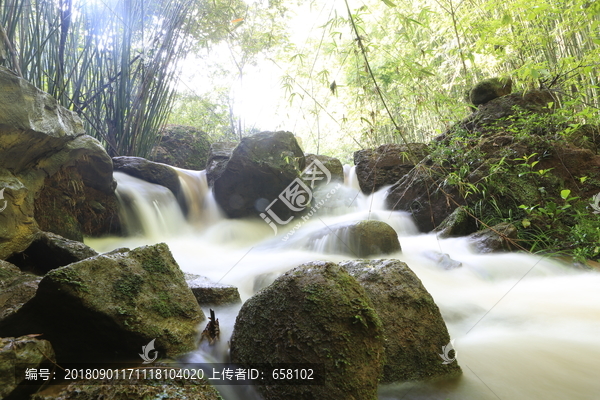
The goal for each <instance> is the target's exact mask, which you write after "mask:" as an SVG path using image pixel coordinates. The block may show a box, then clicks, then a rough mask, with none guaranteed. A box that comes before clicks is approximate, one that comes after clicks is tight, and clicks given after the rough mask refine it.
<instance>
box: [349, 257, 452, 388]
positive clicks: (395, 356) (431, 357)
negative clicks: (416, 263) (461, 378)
mask: <svg viewBox="0 0 600 400" xmlns="http://www.w3.org/2000/svg"><path fill="white" fill-rule="evenodd" d="M340 266H341V267H342V268H345V269H346V270H348V272H349V273H350V275H352V276H353V277H354V278H356V279H357V280H358V282H359V283H360V285H361V286H362V287H363V288H364V290H365V292H366V294H367V296H368V297H369V299H370V300H371V302H372V303H373V307H374V309H375V312H376V313H377V315H378V316H379V318H380V319H381V322H382V324H383V331H384V337H385V359H386V361H385V366H384V367H383V377H382V379H381V382H382V383H391V382H406V381H415V380H425V379H433V378H440V377H452V376H456V375H458V374H460V373H461V369H460V367H459V366H458V363H457V362H452V363H448V364H443V360H442V359H441V358H440V356H439V354H440V353H442V352H443V350H442V347H443V346H445V345H447V344H448V343H449V342H450V335H448V330H447V328H446V324H445V323H444V320H443V318H442V315H441V314H440V310H439V308H438V306H437V305H436V304H435V302H434V301H433V298H432V297H431V295H430V294H429V292H427V290H426V289H425V287H424V286H423V283H421V280H420V279H419V278H418V277H417V276H416V275H415V273H414V272H413V271H412V270H411V269H410V268H409V267H408V265H406V264H405V263H403V262H401V261H398V260H355V261H346V262H343V263H340Z"/></svg>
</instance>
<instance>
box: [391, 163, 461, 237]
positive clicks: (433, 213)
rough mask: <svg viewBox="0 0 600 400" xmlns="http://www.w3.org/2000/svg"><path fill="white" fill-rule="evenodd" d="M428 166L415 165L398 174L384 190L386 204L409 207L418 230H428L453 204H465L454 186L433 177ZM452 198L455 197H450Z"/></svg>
mask: <svg viewBox="0 0 600 400" xmlns="http://www.w3.org/2000/svg"><path fill="white" fill-rule="evenodd" d="M428 169H429V168H428V167H427V166H418V167H417V168H415V169H413V170H412V171H410V173H408V174H407V175H405V176H404V177H403V178H401V179H400V180H399V181H398V182H397V183H396V184H394V185H393V186H392V187H391V188H390V189H389V190H388V192H387V195H386V199H385V202H386V207H387V208H389V209H391V210H402V211H408V212H410V213H411V214H412V217H413V220H414V221H415V225H416V226H417V228H418V229H419V230H420V231H421V232H429V231H431V230H432V229H434V228H435V227H436V226H438V225H439V224H440V223H441V222H442V221H443V220H444V219H446V218H447V217H448V216H449V215H450V214H451V213H452V211H454V209H455V208H456V204H455V203H454V202H455V201H456V202H458V203H459V204H460V205H465V200H464V198H463V197H462V196H460V194H459V192H458V190H457V188H456V187H455V186H451V185H446V184H444V182H443V181H442V180H441V179H437V178H433V177H432V174H431V172H430V171H428ZM452 200H454V201H452Z"/></svg>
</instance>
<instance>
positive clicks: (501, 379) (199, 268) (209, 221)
mask: <svg viewBox="0 0 600 400" xmlns="http://www.w3.org/2000/svg"><path fill="white" fill-rule="evenodd" d="M344 171H345V173H346V178H345V181H346V185H345V186H341V187H339V189H338V190H337V191H336V192H335V195H334V196H332V197H331V198H330V199H328V201H327V203H326V205H328V206H324V207H322V209H320V210H319V211H318V217H317V216H313V217H312V218H308V219H307V220H306V221H302V224H301V226H300V227H299V228H298V229H295V228H294V227H293V226H292V225H293V224H289V226H286V227H285V228H284V229H281V230H280V231H279V232H278V234H277V235H274V233H273V231H272V230H271V228H270V227H269V226H268V225H267V224H266V223H265V222H264V221H262V220H260V219H256V220H228V219H225V218H223V217H222V215H220V214H219V213H218V211H217V210H216V204H215V203H214V199H212V197H211V192H210V190H208V188H207V187H206V179H205V175H203V173H202V172H194V171H183V170H178V173H179V174H180V178H181V181H182V188H183V189H182V190H183V191H184V196H185V201H186V204H188V207H189V208H188V211H187V218H188V220H187V221H186V220H185V217H184V216H183V215H184V214H183V213H182V212H181V211H180V210H179V208H178V203H177V199H175V196H173V195H172V194H170V192H169V191H168V190H167V192H169V193H166V192H165V191H164V190H162V189H160V187H159V188H157V187H156V186H157V185H152V184H148V183H146V182H143V181H140V180H137V179H135V178H131V177H128V176H122V175H123V174H119V173H115V177H116V178H117V180H118V183H119V188H118V194H119V198H120V201H121V203H122V206H123V213H124V220H125V221H126V224H127V225H128V226H129V227H130V228H129V231H131V232H132V233H136V232H138V233H139V232H140V231H142V232H143V235H141V236H139V235H138V237H126V238H119V239H114V238H113V239H93V240H88V244H89V245H91V246H92V247H94V248H95V249H96V250H98V251H101V252H105V251H109V250H112V249H114V248H117V247H123V246H126V247H135V246H139V245H140V244H142V243H141V242H144V243H147V244H150V243H156V242H159V241H165V242H166V243H168V245H169V247H170V249H171V251H172V253H173V255H174V257H175V259H176V260H177V262H178V263H179V265H180V267H181V269H182V270H183V271H184V272H189V273H194V274H198V275H203V276H207V277H208V278H210V279H212V280H214V281H218V282H222V283H227V284H232V285H235V286H237V287H238V289H239V291H240V295H241V296H242V299H243V300H246V299H248V298H249V297H251V296H252V295H253V294H254V293H255V292H256V291H257V290H259V289H260V288H262V287H265V286H266V285H268V284H270V283H271V282H272V281H273V280H274V279H275V278H276V277H277V276H278V275H280V274H282V273H283V272H285V271H287V270H289V269H290V268H293V267H295V266H297V265H299V264H301V263H303V262H308V261H314V260H330V261H334V262H339V261H342V260H345V259H348V258H349V257H348V256H342V255H338V254H335V252H332V251H331V250H330V247H328V245H325V244H322V245H312V246H311V245H308V242H309V240H308V238H309V237H310V236H311V235H313V234H314V233H315V232H318V231H320V230H322V229H323V228H326V227H327V226H331V225H334V224H339V223H350V222H352V221H358V220H361V219H369V218H370V219H379V220H382V221H385V222H387V223H388V224H390V225H391V226H392V227H393V228H394V229H395V230H396V232H397V233H398V234H399V240H400V243H401V246H402V251H401V252H399V253H396V254H391V255H388V256H386V257H387V258H397V259H399V260H401V261H404V262H406V263H407V264H408V265H409V267H410V268H411V269H412V270H413V271H414V272H415V273H416V274H417V276H418V277H419V278H420V279H421V281H422V282H423V284H424V286H425V287H426V288H427V290H428V291H429V292H430V293H431V295H432V296H433V298H434V300H435V302H436V304H437V305H438V306H439V308H440V310H441V312H442V315H443V317H444V320H445V321H446V324H447V326H448V331H449V333H450V335H451V337H452V338H453V339H455V343H454V347H455V349H456V351H457V359H458V362H459V364H460V365H461V367H462V369H463V376H462V378H461V379H460V380H458V382H453V383H443V382H437V383H428V382H419V383H402V384H392V385H382V386H381V387H380V390H379V399H380V400H400V399H474V400H486V399H517V400H518V399H545V400H550V399H556V400H559V399H561V400H562V399H593V398H597V396H598V393H600V380H599V379H598V377H597V374H598V371H600V346H599V345H598V344H597V337H598V332H600V290H598V288H599V287H600V274H598V273H596V272H588V271H578V270H575V269H573V268H572V267H568V266H565V265H563V264H561V263H559V262H557V261H553V260H550V259H548V258H545V257H543V256H538V255H532V254H526V253H495V254H476V253H474V252H473V251H472V250H471V248H470V246H469V243H468V240H467V239H465V238H452V239H440V238H438V237H436V235H435V234H420V233H418V232H417V231H416V228H415V227H414V224H412V221H411V220H410V217H409V216H408V215H407V214H405V213H402V212H396V211H394V212H392V211H389V210H385V209H384V205H383V199H384V197H385V190H386V189H385V188H384V189H382V190H380V191H379V192H377V193H375V194H373V195H371V196H365V195H362V194H360V193H359V191H358V190H357V187H358V185H357V183H356V176H355V173H354V171H351V169H350V168H344ZM165 190H166V189H165ZM319 192H323V193H325V192H326V190H324V191H317V192H316V193H315V198H316V199H317V200H318V199H319V196H320V194H319ZM169 194H170V195H169ZM190 204H191V206H189V205H190ZM174 208H177V210H175V209H174ZM298 221H300V220H298ZM294 222H295V221H294ZM286 235H287V236H286ZM327 240H328V241H329V242H331V240H332V239H331V238H328V239H327ZM448 263H450V264H448ZM448 265H453V268H451V269H448V268H447V266H448ZM239 307H240V306H235V307H219V308H217V310H216V312H217V317H218V318H219V321H220V323H221V337H222V343H221V344H220V345H219V346H215V347H214V348H209V347H208V346H207V345H206V344H203V345H202V346H201V347H200V348H199V349H198V351H197V352H196V353H195V354H194V355H192V356H191V359H190V361H196V362H206V361H207V360H213V361H215V362H223V361H224V360H225V357H226V351H227V344H226V340H227V339H225V338H228V337H229V335H230V334H231V332H232V329H233V324H234V322H235V316H236V315H237V312H238V310H239ZM204 311H205V313H208V310H207V309H205V310H204ZM202 329H203V327H202ZM441 352H442V351H441V349H440V353H441ZM441 361H442V360H441V359H440V362H441ZM217 389H219V390H221V393H222V395H223V396H224V398H225V399H226V400H234V399H240V400H242V399H244V400H247V399H255V398H256V399H258V398H260V397H257V395H256V394H249V393H246V392H240V391H241V390H250V391H252V389H251V388H250V389H249V388H246V389H243V388H239V387H238V388H234V387H230V388H228V387H219V386H217Z"/></svg>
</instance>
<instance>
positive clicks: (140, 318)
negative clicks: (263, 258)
mask: <svg viewBox="0 0 600 400" xmlns="http://www.w3.org/2000/svg"><path fill="white" fill-rule="evenodd" d="M203 320H204V314H203V313H202V310H201V309H200V307H199V306H198V303H197V302H196V299H195V298H194V295H193V293H192V292H191V290H190V289H189V288H188V286H187V284H186V282H185V278H184V275H183V272H181V270H180V269H179V266H178V265H177V263H176V262H175V260H174V259H173V256H172V255H171V252H170V251H169V248H168V247H167V245H166V244H164V243H159V244H157V245H153V246H144V247H139V248H137V249H134V250H129V249H117V250H114V251H112V252H110V253H105V254H101V255H98V256H95V257H91V258H87V259H85V260H83V261H79V262H76V263H73V264H69V265H67V266H65V267H61V268H57V269H54V270H52V271H50V272H48V273H47V274H46V276H44V278H43V279H42V281H41V282H40V284H39V287H38V290H37V293H36V295H35V297H34V298H33V299H31V300H30V301H29V302H27V303H26V304H25V305H23V307H21V308H20V309H19V310H18V311H17V312H16V313H15V314H13V315H11V316H10V317H8V318H5V319H4V320H3V321H0V335H2V336H20V335H24V334H29V333H32V332H33V333H41V332H43V333H44V338H45V339H48V340H50V342H51V343H52V345H53V347H54V349H55V351H56V354H57V358H58V359H59V360H60V361H61V362H66V361H68V362H77V361H81V362H90V360H95V361H100V360H107V361H109V360H122V359H139V358H138V353H139V350H140V349H141V348H142V346H144V345H146V344H147V343H149V342H150V341H151V340H153V339H156V342H155V347H156V349H157V351H158V354H159V355H160V357H161V358H163V357H175V356H177V355H179V354H182V353H186V352H189V351H192V350H194V349H195V347H196V335H197V333H198V332H197V329H198V326H199V324H200V322H202V321H203Z"/></svg>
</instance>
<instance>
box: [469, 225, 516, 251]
mask: <svg viewBox="0 0 600 400" xmlns="http://www.w3.org/2000/svg"><path fill="white" fill-rule="evenodd" d="M516 239H517V228H516V227H515V226H514V225H513V224H510V223H508V222H502V223H500V224H498V225H494V226H492V227H491V228H487V229H484V230H482V231H479V232H475V233H473V234H471V235H469V241H470V242H471V246H472V247H473V249H474V250H475V251H476V252H478V253H494V252H497V251H506V250H514V249H515V248H516V247H515V246H514V245H513V244H511V241H512V242H513V243H514V241H516Z"/></svg>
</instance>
